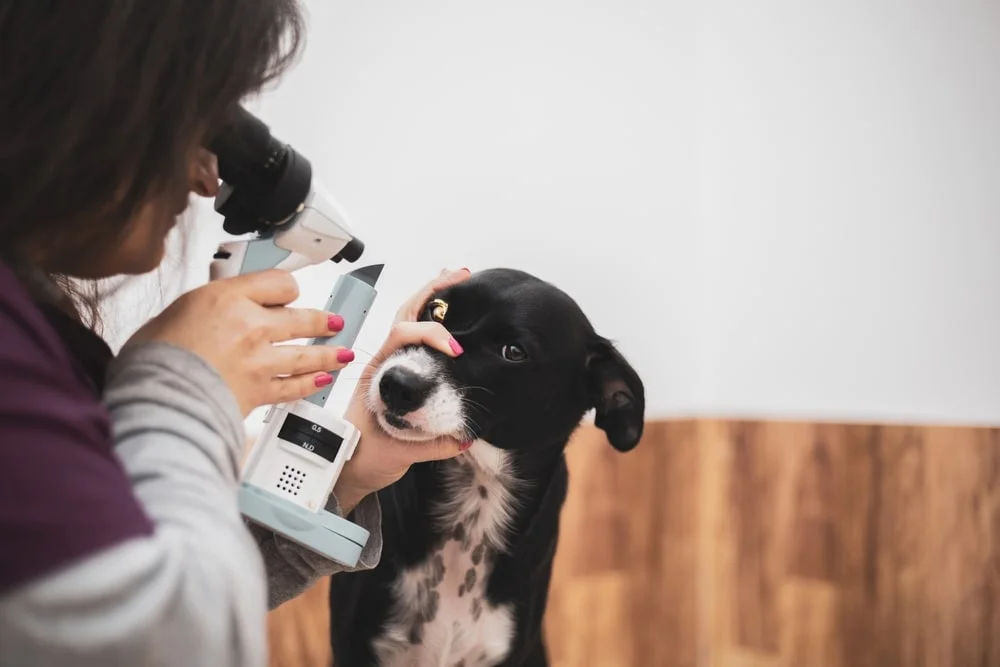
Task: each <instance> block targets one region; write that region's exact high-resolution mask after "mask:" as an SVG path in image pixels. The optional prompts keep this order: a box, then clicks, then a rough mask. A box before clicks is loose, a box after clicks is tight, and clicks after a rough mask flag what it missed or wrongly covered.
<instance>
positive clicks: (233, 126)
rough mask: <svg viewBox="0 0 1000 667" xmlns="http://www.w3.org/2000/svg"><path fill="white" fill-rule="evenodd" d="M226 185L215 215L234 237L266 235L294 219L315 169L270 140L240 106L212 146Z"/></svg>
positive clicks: (262, 126)
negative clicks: (219, 216)
mask: <svg viewBox="0 0 1000 667" xmlns="http://www.w3.org/2000/svg"><path fill="white" fill-rule="evenodd" d="M208 149H209V150H210V151H212V152H213V153H215V155H216V157H217V158H218V161H219V177H220V178H221V179H222V181H223V186H222V187H221V188H220V191H219V195H218V196H217V197H216V199H215V210H216V211H218V212H219V213H220V214H222V215H223V216H224V217H225V222H224V223H223V228H224V229H225V230H226V232H228V233H229V234H234V235H240V234H246V233H249V232H258V233H259V232H266V231H268V230H271V229H273V228H275V227H278V226H280V225H281V224H282V223H283V222H285V221H286V220H288V219H289V218H290V217H291V216H292V215H294V214H295V213H296V212H297V211H298V208H299V206H300V205H301V204H302V202H303V201H305V199H306V197H307V196H308V195H309V188H310V186H311V182H312V166H311V165H310V164H309V161H308V160H307V159H306V158H305V157H303V156H302V155H300V154H299V153H297V152H295V150H294V149H293V148H292V147H291V146H289V145H288V144H285V143H282V142H280V141H278V140H277V139H275V138H274V137H273V136H272V135H271V131H270V129H269V128H268V127H267V125H265V124H264V123H263V122H262V121H261V120H260V119H258V118H257V117H256V116H254V115H253V114H251V113H250V112H248V111H247V110H246V109H244V108H243V107H237V108H236V109H235V110H234V113H233V115H232V116H231V118H230V121H229V123H228V124H227V125H226V126H225V127H224V128H223V129H222V131H221V132H220V133H219V134H218V135H216V136H215V137H214V138H213V140H212V141H211V142H210V144H209V145H208Z"/></svg>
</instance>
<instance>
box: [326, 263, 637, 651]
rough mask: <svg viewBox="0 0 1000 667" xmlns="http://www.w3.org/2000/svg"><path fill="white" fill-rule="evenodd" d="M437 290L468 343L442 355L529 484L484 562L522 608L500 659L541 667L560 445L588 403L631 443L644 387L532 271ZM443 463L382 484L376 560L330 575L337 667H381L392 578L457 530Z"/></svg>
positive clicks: (599, 419)
mask: <svg viewBox="0 0 1000 667" xmlns="http://www.w3.org/2000/svg"><path fill="white" fill-rule="evenodd" d="M435 297H439V298H441V299H443V300H445V301H446V302H447V303H448V306H449V308H448V312H447V316H446V319H445V321H444V324H445V326H446V327H447V328H448V329H449V331H451V333H452V334H453V335H454V336H455V338H456V339H457V340H458V341H459V343H460V344H461V345H462V347H463V348H464V354H462V355H461V356H459V357H458V358H455V359H449V358H447V357H445V355H438V356H439V358H440V360H441V361H442V362H443V363H444V366H445V369H446V371H445V372H446V375H447V376H448V377H449V380H450V382H452V383H453V384H454V385H455V386H457V387H459V388H461V389H462V391H463V392H464V394H465V396H466V398H467V399H469V400H467V401H466V404H467V406H468V409H469V410H470V412H468V416H469V417H470V419H471V423H472V425H473V428H474V433H475V435H476V436H478V437H480V438H482V439H483V440H486V441H488V442H489V443H491V444H492V445H494V446H495V447H498V448H500V449H503V450H506V451H507V452H509V453H510V455H511V456H512V458H513V464H514V468H515V470H516V476H517V478H518V480H519V482H523V484H521V485H520V486H519V487H518V491H517V500H518V505H517V512H516V515H515V519H514V521H513V525H512V530H511V537H510V539H509V543H510V545H511V548H510V549H509V551H508V552H507V553H500V554H494V555H493V557H492V561H491V562H492V570H489V571H488V583H487V589H486V597H487V600H488V601H489V602H490V603H491V604H493V605H497V604H501V603H513V604H514V605H515V610H516V611H515V628H516V636H515V638H514V640H513V642H512V651H511V653H510V655H508V657H507V659H506V660H505V661H504V662H502V663H501V664H502V665H503V666H504V667H542V666H543V665H546V664H547V659H546V650H545V645H544V640H543V636H542V619H543V615H544V613H545V606H546V601H547V596H548V588H549V579H550V576H551V570H552V560H553V556H554V554H555V549H556V542H557V539H558V529H559V517H560V511H561V508H562V505H563V502H564V500H565V497H566V491H567V485H568V474H567V468H566V462H565V459H564V456H563V450H564V447H565V446H566V444H567V442H568V440H569V439H570V437H571V435H572V434H573V432H574V431H575V430H576V428H577V427H578V425H579V424H580V422H581V420H582V419H583V417H584V416H585V415H586V413H587V412H588V411H590V410H595V417H596V419H595V423H596V424H597V426H599V427H600V428H602V429H604V430H605V432H606V433H607V436H608V440H609V442H610V443H611V444H612V445H613V446H614V447H615V448H616V449H618V450H620V451H628V450H630V449H632V448H633V447H635V446H636V444H638V442H639V440H640V438H641V437H642V430H643V420H644V410H645V397H644V390H643V384H642V382H641V380H640V378H639V376H638V374H637V373H636V372H635V370H634V369H633V368H632V367H631V366H630V365H629V363H628V362H627V361H626V360H625V359H624V358H623V357H622V356H621V354H619V353H618V352H617V351H616V350H615V348H614V346H613V345H612V343H611V342H610V341H608V340H607V339H606V338H604V337H602V336H600V335H598V334H597V332H596V331H594V329H593V327H592V326H591V324H590V322H589V321H588V319H587V318H586V316H585V315H584V314H583V312H582V311H581V310H580V308H579V307H578V306H577V304H576V303H575V302H574V301H573V300H572V299H571V298H570V297H569V296H568V295H566V294H565V293H564V292H562V291H560V290H559V289H557V288H555V287H554V286H552V285H551V284H549V283H547V282H544V281H542V280H539V279H538V278H535V277H534V276H531V275H529V274H526V273H524V272H520V271H514V270H501V269H497V270H490V271H484V272H482V273H477V274H475V275H474V276H473V277H471V278H470V279H468V280H467V281H465V282H463V283H460V284H458V285H456V286H455V287H452V288H450V289H447V290H445V291H444V292H442V293H441V294H438V295H435ZM432 310H433V308H432V307H430V306H429V307H428V308H427V312H425V313H424V315H423V317H422V319H430V318H431V313H432ZM508 344H515V345H518V346H519V347H520V349H522V350H523V351H524V352H525V353H526V355H527V358H526V359H524V360H518V361H511V360H509V358H505V357H504V354H503V349H504V346H505V345H508ZM508 357H516V358H517V359H520V355H511V354H508ZM361 446H362V447H363V446H364V443H361ZM447 465H455V463H454V462H441V463H426V464H418V465H415V466H413V467H412V468H411V469H410V470H409V472H408V473H407V474H406V475H405V476H404V477H403V478H402V479H401V480H400V481H399V482H397V483H396V484H394V485H392V486H391V487H389V488H387V489H384V490H383V491H382V492H380V494H379V499H380V502H381V505H382V510H383V526H382V530H383V539H384V548H383V553H382V560H381V563H380V565H379V566H378V567H377V568H375V569H374V570H372V571H368V572H358V573H349V574H339V575H336V576H334V577H333V578H332V579H331V589H330V612H331V632H332V648H333V653H334V656H335V664H336V666H337V667H375V657H374V652H373V649H372V641H373V639H374V638H375V637H376V636H377V635H378V634H379V632H380V629H381V627H382V625H383V623H384V622H385V620H386V616H387V614H388V611H389V605H390V604H391V601H392V600H391V597H390V586H391V585H392V582H393V581H394V580H395V579H396V577H397V575H398V573H399V572H400V571H401V570H403V569H405V568H408V567H411V566H414V565H417V564H419V563H421V562H423V561H425V560H426V559H427V558H428V556H429V555H430V554H432V553H433V552H434V551H435V550H436V549H437V548H438V547H440V545H441V544H442V543H443V542H444V541H445V540H446V539H448V538H449V537H450V538H453V539H454V538H455V536H454V535H446V534H443V533H442V531H440V530H439V529H438V527H437V526H436V525H435V524H434V523H433V522H432V521H431V519H430V517H429V514H428V508H429V507H431V506H433V505H434V504H435V503H437V502H439V501H440V500H441V499H442V494H443V493H444V491H443V490H442V485H441V483H440V480H441V475H442V471H443V470H444V468H443V466H447ZM482 491H485V489H483V490H482ZM459 537H461V536H459Z"/></svg>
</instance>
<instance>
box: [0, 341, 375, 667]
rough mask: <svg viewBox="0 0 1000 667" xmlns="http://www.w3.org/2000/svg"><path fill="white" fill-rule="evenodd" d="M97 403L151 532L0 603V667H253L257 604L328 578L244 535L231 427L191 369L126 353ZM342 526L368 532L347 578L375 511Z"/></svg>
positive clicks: (169, 351)
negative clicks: (357, 526) (107, 416)
mask: <svg viewBox="0 0 1000 667" xmlns="http://www.w3.org/2000/svg"><path fill="white" fill-rule="evenodd" d="M106 404H107V408H108V410H109V412H110V415H111V420H112V426H113V437H114V441H115V446H116V451H117V452H118V455H119V457H120V459H121V461H122V464H123V466H124V468H125V471H126V474H127V475H128V476H129V478H130V480H131V482H132V485H133V488H134V490H135V494H136V496H137V498H138V499H139V501H140V503H141V504H142V506H143V507H144V509H145V511H146V512H147V514H148V515H149V516H150V518H151V519H152V520H153V522H154V524H155V526H156V530H155V533H154V534H153V535H152V536H151V537H150V538H147V539H135V540H130V541H128V542H126V543H123V544H120V545H118V546H117V547H115V548H113V549H110V550H108V551H105V552H102V553H99V554H96V555H94V556H91V557H90V558H88V559H86V560H85V561H83V562H80V563H78V564H76V565H75V566H73V567H71V568H68V569H65V570H62V571H60V572H58V573H56V574H54V575H52V576H49V577H48V578H45V579H43V580H41V581H37V582H34V583H32V584H30V585H29V586H27V587H25V588H22V589H19V590H17V591H15V592H14V593H12V594H10V595H7V596H6V597H4V598H3V599H0V647H2V648H0V665H2V666H6V665H23V664H31V665H66V664H73V665H77V666H79V667H89V666H90V665H95V666H96V665H101V666H102V667H115V666H117V665H137V664H142V665H149V666H159V665H163V666H166V665H171V666H172V665H184V666H185V667H188V666H190V667H200V666H202V665H204V666H205V667H208V666H212V667H227V666H229V665H234V666H235V665H240V666H253V665H261V666H263V665H265V664H266V663H267V646H266V625H265V622H266V613H267V610H268V608H269V607H270V606H274V604H275V603H274V602H272V603H269V598H270V599H271V600H272V601H275V600H280V601H283V600H285V599H288V597H290V596H292V595H295V594H297V592H301V591H302V590H305V588H307V587H308V586H309V585H311V584H312V583H313V582H314V581H316V580H317V579H318V578H319V577H321V576H325V575H329V574H333V573H335V572H337V571H340V569H341V568H339V567H337V566H336V565H335V564H333V563H330V562H328V561H325V560H323V559H321V558H318V557H316V556H314V555H313V554H306V553H302V551H301V550H300V549H299V548H298V547H297V546H295V545H292V544H290V543H287V542H285V541H284V540H280V539H279V538H276V537H275V536H274V535H268V534H267V532H266V531H261V530H255V531H254V535H251V532H250V531H248V530H247V526H246V525H245V523H244V521H243V519H242V517H241V516H240V513H239V510H238V507H237V502H236V486H237V482H238V471H239V463H240V459H241V456H242V447H243V444H244V430H243V422H242V419H241V416H240V413H239V410H238V408H237V406H236V403H235V401H234V399H233V397H232V394H231V392H230V391H229V389H228V388H227V387H226V386H225V384H224V383H223V382H222V379H221V378H220V377H219V376H218V374H217V373H216V372H215V371H214V370H213V369H212V368H211V367H209V366H208V365H207V364H205V363H204V362H203V361H202V360H201V359H199V358H198V357H196V356H194V355H192V354H190V353H188V352H186V351H184V350H181V349H179V348H175V347H172V346H169V345H166V344H162V343H152V344H144V345H140V346H137V347H135V348H131V349H129V348H127V349H125V350H123V352H122V354H121V356H120V357H119V358H118V359H117V360H116V361H115V362H114V364H113V365H112V367H111V368H110V372H109V376H108V383H107V390H106ZM333 503H334V506H336V505H335V501H333ZM352 519H353V520H355V521H356V522H370V523H369V525H364V524H362V525H364V527H365V528H367V529H368V530H369V531H370V532H371V533H372V538H371V540H370V541H369V546H368V548H367V549H366V550H365V553H364V554H362V558H363V561H362V562H361V563H359V568H367V567H373V566H374V565H375V564H376V563H377V561H378V557H379V555H380V551H381V540H380V535H379V529H380V526H379V521H380V519H381V514H380V511H379V508H378V505H377V501H376V500H374V499H370V500H366V501H365V503H363V504H362V505H359V507H358V509H357V510H356V511H355V513H354V516H352Z"/></svg>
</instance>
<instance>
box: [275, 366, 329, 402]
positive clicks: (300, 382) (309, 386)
mask: <svg viewBox="0 0 1000 667" xmlns="http://www.w3.org/2000/svg"><path fill="white" fill-rule="evenodd" d="M331 382H333V376H332V375H330V374H329V373H327V372H325V371H323V372H320V373H306V374H303V375H293V376H290V377H284V378H274V379H273V380H271V384H270V386H269V387H268V389H269V391H268V399H267V400H266V401H265V402H264V404H265V405H267V404H274V403H291V402H292V401H298V400H301V399H303V398H307V397H309V396H312V395H313V394H315V393H316V392H317V391H319V390H320V389H322V388H323V387H326V386H328V385H329V384H330V383H331Z"/></svg>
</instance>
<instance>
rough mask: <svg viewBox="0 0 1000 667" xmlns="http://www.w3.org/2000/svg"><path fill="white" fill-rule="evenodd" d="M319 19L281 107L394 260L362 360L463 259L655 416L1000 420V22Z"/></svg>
mask: <svg viewBox="0 0 1000 667" xmlns="http://www.w3.org/2000/svg"><path fill="white" fill-rule="evenodd" d="M307 6H308V9H309V12H310V28H309V31H310V32H309V44H308V48H307V51H306V54H305V58H304V60H303V61H302V62H301V63H300V64H299V66H298V67H297V68H296V69H295V70H294V71H293V72H292V73H291V74H290V75H289V76H288V77H286V79H285V80H284V81H283V82H282V83H281V85H280V87H279V89H278V90H277V91H275V92H273V93H270V94H268V95H266V96H264V98H263V99H262V100H261V101H260V103H259V105H257V106H255V107H254V108H255V109H256V110H257V111H258V112H259V113H260V115H261V116H262V117H263V118H264V119H265V120H267V121H268V122H269V123H270V124H271V125H272V129H273V130H274V132H275V133H276V134H277V135H279V136H280V137H282V138H283V139H285V140H287V141H289V142H290V143H292V144H293V145H295V146H296V147H297V148H298V149H300V150H301V151H302V152H303V153H305V154H306V155H307V156H308V157H309V158H310V159H311V160H312V162H313V164H314V167H315V169H316V172H317V173H318V174H320V175H321V177H322V179H323V180H324V182H325V184H326V185H327V186H328V187H329V188H330V189H331V190H332V191H333V192H334V193H335V194H336V196H337V197H338V199H340V200H341V202H342V203H343V204H344V206H345V207H346V208H347V210H348V211H349V212H350V214H351V215H352V217H353V218H354V220H355V223H356V225H357V227H358V230H359V232H362V233H363V237H364V238H365V240H366V241H367V243H368V247H369V254H368V256H367V257H366V260H369V261H386V262H387V263H388V265H389V268H387V272H386V274H385V275H384V279H383V282H382V285H381V297H380V301H379V302H378V310H377V311H376V312H374V313H373V314H372V316H371V317H370V319H369V324H368V326H367V329H366V331H365V332H364V334H363V335H362V340H361V341H360V343H359V347H361V348H362V349H367V350H372V349H373V348H374V347H376V346H377V345H378V343H379V341H380V339H381V337H382V334H383V332H384V330H385V326H386V325H387V323H388V321H389V317H390V316H391V314H392V312H393V310H394V309H395V307H396V306H397V305H398V303H399V302H400V301H401V300H403V299H404V298H405V297H406V296H408V295H409V294H410V293H411V292H412V291H413V290H415V289H416V288H417V286H419V284H421V283H422V282H423V281H424V280H426V279H427V278H429V277H430V276H432V275H434V274H436V273H437V271H438V270H440V269H441V268H443V267H445V266H447V267H451V268H457V267H460V266H469V267H470V268H473V269H480V268H486V267H489V266H499V265H505V266H515V267H519V268H524V269H526V270H529V271H532V272H535V273H537V274H539V275H541V276H543V277H545V278H548V279H550V280H552V281H554V282H555V283H556V284H558V285H560V286H561V287H563V288H564V289H566V290H567V291H568V292H570V293H571V294H572V295H573V296H574V297H576V298H577V299H578V300H579V301H580V303H581V304H582V305H583V307H584V309H585V310H586V311H587V312H588V314H589V315H590V316H591V317H592V319H593V320H594V322H595V323H596V325H597V327H598V329H599V330H600V331H601V332H602V333H604V334H605V335H608V336H611V337H613V338H615V339H617V340H618V341H619V342H620V344H621V346H622V348H623V350H624V352H625V353H626V355H627V356H628V357H629V358H630V359H632V360H633V361H634V363H635V364H636V366H637V367H638V368H639V370H640V372H641V373H642V374H643V376H644V378H645V380H646V383H647V389H648V397H649V409H650V414H651V415H652V416H671V415H690V414H723V415H748V416H766V417H769V416H806V417H810V418H825V417H826V418H839V419H882V420H894V419H906V420H918V421H971V422H997V421H1000V349H998V346H997V345H996V344H995V343H996V341H998V340H1000V336H998V334H1000V303H998V300H997V299H996V298H994V292H995V286H996V285H998V284H1000V231H998V229H997V224H996V221H997V218H998V216H1000V76H998V74H1000V71H998V70H1000V10H998V9H997V6H996V5H995V4H992V5H991V4H988V3H986V2H981V3H971V2H945V1H944V0H938V1H936V2H923V3H888V2H882V1H881V0H878V1H876V0H840V1H838V2H832V1H831V2H813V3H801V2H792V1H788V2H779V1H776V0H765V1H762V2H753V3H747V2H742V1H740V0H713V1H712V2H686V3H682V2H668V1H664V0H661V1H654V0H627V1H626V0H615V1H614V2H612V1H611V0H605V1H604V2H586V3H584V2H579V1H570V0H533V1H531V2H527V1H520V2H509V3H486V2H455V1H452V2H447V1H444V0H427V1H424V2H400V1H399V0H395V1H393V0H365V2H363V3H360V2H343V1H340V0H337V1H334V0H313V1H312V2H308V3H307ZM212 217H213V216H212V215H211V214H210V213H207V212H205V211H204V210H203V211H202V214H201V215H199V216H198V225H197V232H198V234H197V236H198V238H197V239H196V242H195V246H196V247H198V244H201V245H200V248H201V250H200V251H199V252H201V255H200V257H202V258H203V259H204V260H205V262H207V258H208V257H209V256H210V255H211V250H212V246H213V244H214V242H215V241H216V240H217V239H218V238H219V234H218V230H217V225H218V223H217V222H216V221H214V220H212ZM196 270H200V271H202V273H194V274H189V276H192V275H193V276H194V278H193V279H192V280H193V281H194V282H197V281H198V280H200V278H201V276H202V275H203V270H204V266H201V267H196ZM340 270H343V269H342V268H341V267H336V266H334V265H330V266H323V267H317V268H315V269H311V270H309V271H304V272H302V273H301V274H300V278H301V280H300V282H301V284H302V286H303V290H304V295H303V300H302V302H303V303H307V304H309V305H321V304H322V302H323V299H324V297H325V294H326V291H327V290H328V289H329V286H330V285H331V284H332V282H333V280H334V279H335V277H336V275H337V272H338V271H340ZM189 284H193V283H191V282H190V281H189ZM354 376H355V377H356V372H355V373H354ZM345 377H350V374H348V375H347V376H345ZM350 388H351V387H350V386H349V385H348V384H346V383H342V386H341V387H340V391H339V392H338V393H337V394H336V396H338V397H340V398H339V399H338V400H335V402H334V404H335V405H341V404H342V398H343V397H344V396H346V394H347V391H349V389H350Z"/></svg>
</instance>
